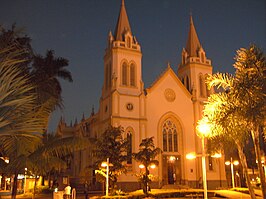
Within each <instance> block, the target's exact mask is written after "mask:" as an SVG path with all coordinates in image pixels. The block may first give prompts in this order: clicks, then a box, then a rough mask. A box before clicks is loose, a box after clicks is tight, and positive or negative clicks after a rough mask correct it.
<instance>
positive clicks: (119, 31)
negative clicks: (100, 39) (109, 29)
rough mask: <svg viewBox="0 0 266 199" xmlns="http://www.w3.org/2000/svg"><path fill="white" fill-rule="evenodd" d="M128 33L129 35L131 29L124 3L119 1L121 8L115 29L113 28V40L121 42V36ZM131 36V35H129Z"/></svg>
mask: <svg viewBox="0 0 266 199" xmlns="http://www.w3.org/2000/svg"><path fill="white" fill-rule="evenodd" d="M126 31H129V32H130V33H131V28H130V25H129V21H128V17H127V11H126V7H125V1H124V0H122V1H121V8H120V13H119V17H118V20H117V24H116V28H115V34H114V36H115V40H119V41H122V40H123V34H124V33H125V32H126ZM131 34H132V33H131Z"/></svg>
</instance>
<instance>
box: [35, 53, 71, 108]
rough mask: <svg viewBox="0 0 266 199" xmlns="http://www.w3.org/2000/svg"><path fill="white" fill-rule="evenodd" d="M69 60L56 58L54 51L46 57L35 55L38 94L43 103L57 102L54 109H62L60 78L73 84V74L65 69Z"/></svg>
mask: <svg viewBox="0 0 266 199" xmlns="http://www.w3.org/2000/svg"><path fill="white" fill-rule="evenodd" d="M66 66H68V60H67V59H65V58H61V57H59V58H56V57H55V56H54V51H52V50H48V51H47V53H46V56H45V57H43V56H41V55H35V56H34V58H33V64H32V71H31V74H32V77H33V82H34V83H36V84H37V88H38V89H37V92H38V95H39V100H40V102H41V103H43V102H45V101H47V100H53V102H55V104H54V107H53V109H55V108H56V107H60V108H62V105H63V104H62V97H61V93H62V87H61V84H60V82H59V80H58V78H62V79H64V80H67V81H69V82H72V81H73V80H72V76H71V73H70V72H69V71H68V70H66V69H65V67H66Z"/></svg>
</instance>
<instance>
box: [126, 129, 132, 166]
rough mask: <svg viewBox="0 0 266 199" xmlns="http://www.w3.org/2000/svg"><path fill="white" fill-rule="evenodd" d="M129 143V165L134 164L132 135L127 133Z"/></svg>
mask: <svg viewBox="0 0 266 199" xmlns="http://www.w3.org/2000/svg"><path fill="white" fill-rule="evenodd" d="M127 141H128V143H129V147H128V150H127V155H128V159H127V164H132V133H131V132H130V131H129V132H128V133H127Z"/></svg>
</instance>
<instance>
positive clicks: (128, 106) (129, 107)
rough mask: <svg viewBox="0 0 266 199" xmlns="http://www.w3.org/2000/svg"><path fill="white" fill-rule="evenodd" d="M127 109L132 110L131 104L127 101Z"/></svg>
mask: <svg viewBox="0 0 266 199" xmlns="http://www.w3.org/2000/svg"><path fill="white" fill-rule="evenodd" d="M127 110H129V111H132V110H133V104H132V103H127Z"/></svg>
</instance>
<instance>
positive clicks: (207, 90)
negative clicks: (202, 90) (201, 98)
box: [205, 74, 211, 97]
mask: <svg viewBox="0 0 266 199" xmlns="http://www.w3.org/2000/svg"><path fill="white" fill-rule="evenodd" d="M207 77H208V75H207V74H206V75H205V85H206V94H207V97H209V96H210V94H211V90H209V89H208V85H207V83H206V79H207Z"/></svg>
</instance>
